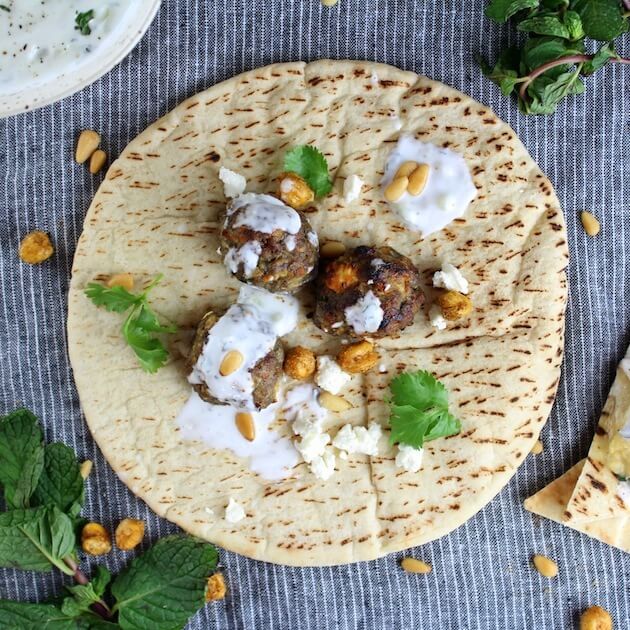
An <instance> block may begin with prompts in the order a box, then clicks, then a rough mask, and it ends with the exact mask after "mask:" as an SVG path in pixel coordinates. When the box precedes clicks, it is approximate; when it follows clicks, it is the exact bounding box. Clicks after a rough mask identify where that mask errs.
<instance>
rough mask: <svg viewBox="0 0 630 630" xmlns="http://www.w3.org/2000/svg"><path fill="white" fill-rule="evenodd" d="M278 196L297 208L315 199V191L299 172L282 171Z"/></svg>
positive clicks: (288, 204)
mask: <svg viewBox="0 0 630 630" xmlns="http://www.w3.org/2000/svg"><path fill="white" fill-rule="evenodd" d="M278 197H280V199H282V201H284V203H286V204H287V206H291V207H292V208H295V209H296V210H299V209H300V208H303V207H304V206H306V205H308V204H309V203H311V201H313V200H314V199H315V193H314V192H313V191H312V190H311V188H310V186H309V185H308V184H307V183H306V182H305V181H304V180H303V179H302V178H301V177H300V176H299V175H298V174H297V173H282V175H280V184H279V185H278Z"/></svg>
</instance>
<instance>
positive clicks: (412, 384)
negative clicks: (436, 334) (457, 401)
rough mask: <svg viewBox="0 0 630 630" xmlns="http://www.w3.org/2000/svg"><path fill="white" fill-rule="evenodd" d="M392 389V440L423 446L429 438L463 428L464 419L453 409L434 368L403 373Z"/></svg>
mask: <svg viewBox="0 0 630 630" xmlns="http://www.w3.org/2000/svg"><path fill="white" fill-rule="evenodd" d="M389 389H390V391H391V394H392V395H391V398H390V400H389V403H390V409H391V415H390V420H389V422H390V426H391V435H390V442H391V443H392V444H407V445H408V446H413V447H414V448H422V447H423V446H424V443H425V442H429V441H431V440H436V439H438V438H441V437H447V436H449V435H455V434H457V433H459V432H460V431H461V422H460V421H459V420H458V419H457V418H456V417H455V416H453V415H452V414H451V413H449V410H448V391H447V390H446V387H444V385H443V384H442V383H440V381H438V380H437V379H436V378H435V376H433V374H431V373H430V372H427V371H426V370H419V371H418V372H404V373H403V374H399V375H398V376H396V377H395V378H393V379H392V381H391V382H390V384H389Z"/></svg>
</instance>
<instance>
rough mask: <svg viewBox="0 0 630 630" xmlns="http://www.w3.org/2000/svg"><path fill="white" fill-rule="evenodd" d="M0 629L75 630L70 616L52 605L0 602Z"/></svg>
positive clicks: (74, 623) (75, 625)
mask: <svg viewBox="0 0 630 630" xmlns="http://www.w3.org/2000/svg"><path fill="white" fill-rule="evenodd" d="M0 627H2V628H45V629H46V630H76V628H77V624H76V621H75V620H74V618H73V617H72V616H69V615H66V614H64V613H63V612H62V611H61V610H60V609H59V608H57V606H53V605H52V604H30V603H25V602H11V601H6V600H0Z"/></svg>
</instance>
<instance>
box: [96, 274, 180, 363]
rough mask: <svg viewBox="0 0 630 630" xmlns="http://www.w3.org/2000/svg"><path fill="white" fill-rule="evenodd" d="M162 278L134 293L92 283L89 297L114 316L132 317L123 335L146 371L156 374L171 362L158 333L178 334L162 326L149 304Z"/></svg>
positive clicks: (118, 287) (128, 318)
mask: <svg viewBox="0 0 630 630" xmlns="http://www.w3.org/2000/svg"><path fill="white" fill-rule="evenodd" d="M161 279H162V275H158V276H157V277H156V278H155V279H154V280H153V281H152V282H151V283H150V284H149V285H148V286H147V287H146V289H145V290H144V291H143V292H142V293H138V294H136V293H131V292H130V291H127V289H125V288H124V287H121V286H113V287H106V286H105V285H102V284H98V283H97V282H90V283H89V284H88V286H87V289H86V290H85V295H86V296H87V297H88V298H90V300H92V302H93V303H94V304H95V305H96V306H102V307H104V308H105V309H107V310H108V311H111V312H114V313H124V312H126V311H128V310H129V315H127V318H126V319H125V322H124V323H123V325H122V329H121V331H122V335H123V338H124V339H125V341H126V342H127V344H128V345H129V347H130V348H131V349H132V350H133V351H134V353H135V355H136V357H137V359H138V363H140V366H141V367H142V369H143V370H145V372H149V373H150V374H154V373H155V372H157V371H158V370H159V369H160V368H161V367H162V366H163V365H164V364H165V363H166V361H167V359H168V350H167V349H166V348H165V347H164V344H163V343H162V342H161V341H160V339H159V338H158V337H156V335H157V334H162V333H174V332H177V327H176V326H172V325H169V326H165V325H163V324H160V321H159V320H158V317H157V315H156V314H155V313H154V312H153V311H152V310H151V307H150V306H149V303H148V294H149V291H151V289H152V288H153V287H154V286H155V285H156V284H158V283H159V282H160V280H161Z"/></svg>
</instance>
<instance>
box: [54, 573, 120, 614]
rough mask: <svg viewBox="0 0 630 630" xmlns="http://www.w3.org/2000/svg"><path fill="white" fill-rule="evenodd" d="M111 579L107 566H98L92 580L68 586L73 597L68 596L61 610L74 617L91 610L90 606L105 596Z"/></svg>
mask: <svg viewBox="0 0 630 630" xmlns="http://www.w3.org/2000/svg"><path fill="white" fill-rule="evenodd" d="M110 580H111V575H110V573H109V571H108V570H107V569H106V568H105V567H102V566H98V567H97V568H96V575H95V577H94V578H92V581H91V582H88V583H87V584H77V585H75V586H68V587H66V589H67V590H68V591H69V592H70V594H71V597H66V598H65V599H64V600H63V603H62V605H61V611H62V612H63V613H65V614H67V615H69V616H72V617H78V616H80V615H81V614H82V613H84V612H89V610H90V606H91V605H92V604H94V603H95V602H98V601H100V600H101V599H102V598H103V595H104V593H105V589H106V588H107V585H108V584H109V581H110Z"/></svg>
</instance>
